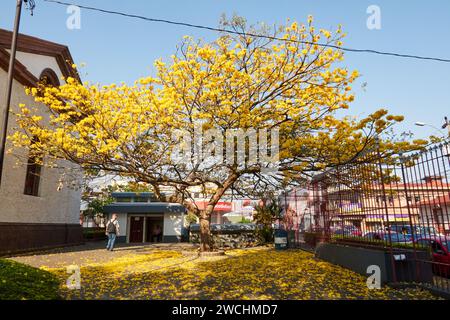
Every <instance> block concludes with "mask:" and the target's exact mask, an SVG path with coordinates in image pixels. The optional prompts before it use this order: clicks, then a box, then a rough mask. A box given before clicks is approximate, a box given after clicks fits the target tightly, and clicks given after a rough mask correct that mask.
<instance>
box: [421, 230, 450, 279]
mask: <svg viewBox="0 0 450 320" xmlns="http://www.w3.org/2000/svg"><path fill="white" fill-rule="evenodd" d="M417 244H418V245H422V246H425V247H428V248H429V249H430V250H431V254H432V259H433V273H434V274H436V275H438V276H440V277H445V278H450V239H449V238H446V237H433V236H431V237H430V236H428V237H423V238H419V239H418V240H417Z"/></svg>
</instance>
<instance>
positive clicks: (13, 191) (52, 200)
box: [0, 52, 82, 252]
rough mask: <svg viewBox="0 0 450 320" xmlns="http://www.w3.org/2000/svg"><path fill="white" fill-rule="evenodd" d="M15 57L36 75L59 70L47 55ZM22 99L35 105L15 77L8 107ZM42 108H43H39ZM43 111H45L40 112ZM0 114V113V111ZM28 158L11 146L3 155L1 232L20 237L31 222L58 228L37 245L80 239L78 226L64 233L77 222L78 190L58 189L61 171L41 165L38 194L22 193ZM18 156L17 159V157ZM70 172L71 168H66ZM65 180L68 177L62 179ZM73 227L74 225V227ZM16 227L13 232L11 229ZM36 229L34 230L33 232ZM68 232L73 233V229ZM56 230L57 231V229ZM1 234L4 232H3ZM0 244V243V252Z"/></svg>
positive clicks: (0, 74) (0, 80) (0, 77)
mask: <svg viewBox="0 0 450 320" xmlns="http://www.w3.org/2000/svg"><path fill="white" fill-rule="evenodd" d="M18 58H19V61H20V62H21V63H23V64H24V65H25V66H27V67H29V68H30V71H31V72H33V74H35V75H36V76H37V77H39V75H40V72H41V71H42V70H44V69H45V68H48V67H50V68H52V69H53V70H54V71H55V72H56V73H57V74H58V76H60V75H61V72H60V70H59V68H58V66H57V64H56V60H55V59H54V58H50V57H41V56H37V55H30V54H23V53H20V52H19V53H18ZM6 81H7V72H5V71H4V70H3V69H0V87H2V88H4V86H5V84H6ZM4 94H5V92H4V91H3V90H2V91H0V99H1V101H4ZM20 103H25V104H27V105H29V106H36V103H35V102H34V100H33V99H32V97H29V96H27V95H26V94H25V92H24V86H23V85H22V84H20V83H19V82H17V81H14V83H13V95H12V101H11V108H12V111H13V112H18V105H19V104H20ZM43 110H44V109H43ZM44 115H45V114H44ZM0 116H1V115H0ZM15 130H17V125H16V122H15V117H14V115H13V114H10V116H9V124H8V135H10V134H12V133H13V132H14V131H15ZM10 148H11V145H10V144H9V143H8V144H7V149H10ZM27 158H28V152H27V150H23V149H22V150H18V149H14V150H13V154H7V155H6V157H5V162H4V167H3V180H2V184H1V187H0V203H1V210H0V223H1V224H2V228H4V229H5V234H9V235H11V236H14V235H15V236H16V237H22V235H20V233H21V232H22V231H23V232H25V229H23V228H22V227H25V225H32V226H33V228H34V230H37V229H40V228H42V229H45V230H47V231H48V230H50V229H51V228H50V229H49V228H48V227H49V225H53V226H54V228H55V230H56V229H58V230H60V229H61V228H62V229H61V230H63V231H61V236H59V237H58V236H57V235H56V234H55V235H54V237H53V239H51V238H49V239H48V241H43V242H42V241H40V242H39V241H38V239H35V240H36V241H34V242H35V243H40V245H39V247H42V246H52V244H55V245H62V244H65V243H66V242H67V241H69V240H67V239H69V238H70V239H71V240H70V241H72V242H81V241H82V237H81V228H80V230H79V236H77V235H72V236H70V237H67V234H66V235H64V230H66V229H65V228H63V227H61V226H64V225H73V226H77V225H78V226H79V212H80V211H79V210H80V196H81V193H80V190H77V189H76V188H72V187H69V186H68V185H67V184H64V185H63V188H62V189H61V190H60V191H58V186H59V184H60V183H59V182H60V179H61V177H62V172H61V171H58V170H55V169H50V168H46V167H43V168H42V172H41V179H40V186H39V196H38V197H33V196H28V195H25V194H24V187H25V177H26V165H24V164H23V163H24V162H26V160H27ZM18 160H20V161H18ZM61 164H62V165H64V166H67V167H71V169H77V168H76V167H75V166H73V165H70V164H68V163H65V162H64V163H63V162H62V163H61ZM70 171H71V172H73V171H72V170H70ZM78 177H79V173H75V174H74V175H73V174H72V173H71V176H70V180H73V179H76V178H78ZM64 182H68V181H64ZM75 229H76V228H75ZM15 231H16V232H15ZM38 233H39V232H37V231H36V232H35V234H36V235H37V234H38ZM72 233H74V234H75V233H77V231H74V232H72ZM58 234H59V233H58ZM4 237H5V236H4ZM4 237H3V238H4ZM3 238H2V240H3V241H15V239H9V238H8V239H6V238H5V239H3ZM34 242H33V239H29V241H28V246H30V245H31V244H33V243H34ZM26 246H27V245H26V244H24V245H21V246H18V249H19V250H25V249H26ZM7 249H8V251H10V250H13V248H12V247H8V248H7ZM1 251H2V246H1V245H0V252H1Z"/></svg>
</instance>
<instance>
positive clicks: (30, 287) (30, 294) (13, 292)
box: [0, 259, 60, 300]
mask: <svg viewBox="0 0 450 320" xmlns="http://www.w3.org/2000/svg"><path fill="white" fill-rule="evenodd" d="M58 288H59V281H58V279H57V278H56V277H55V276H54V275H53V274H51V273H49V272H47V271H43V270H40V269H36V268H32V267H30V266H27V265H24V264H21V263H18V262H15V261H11V260H7V259H0V300H59V299H60V296H59V294H58Z"/></svg>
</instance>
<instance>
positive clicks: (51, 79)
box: [39, 68, 61, 87]
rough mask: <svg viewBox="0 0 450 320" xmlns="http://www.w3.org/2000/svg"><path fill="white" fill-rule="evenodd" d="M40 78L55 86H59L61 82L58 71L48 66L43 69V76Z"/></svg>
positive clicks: (45, 82) (43, 81) (44, 82)
mask: <svg viewBox="0 0 450 320" xmlns="http://www.w3.org/2000/svg"><path fill="white" fill-rule="evenodd" d="M39 80H40V81H41V82H42V83H43V84H47V85H51V86H55V87H57V86H59V85H60V84H61V83H60V81H59V78H58V75H57V74H56V72H55V71H53V70H52V69H50V68H46V69H44V70H43V71H42V73H41V76H40V77H39Z"/></svg>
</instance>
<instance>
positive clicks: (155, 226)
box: [145, 217, 164, 243]
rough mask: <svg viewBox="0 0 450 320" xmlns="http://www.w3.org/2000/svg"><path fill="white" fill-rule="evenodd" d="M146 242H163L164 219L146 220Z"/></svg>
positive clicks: (151, 218) (148, 218)
mask: <svg viewBox="0 0 450 320" xmlns="http://www.w3.org/2000/svg"><path fill="white" fill-rule="evenodd" d="M145 223H146V229H147V232H146V236H145V241H146V242H154V243H158V242H162V241H163V232H164V217H147V218H146V221H145Z"/></svg>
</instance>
